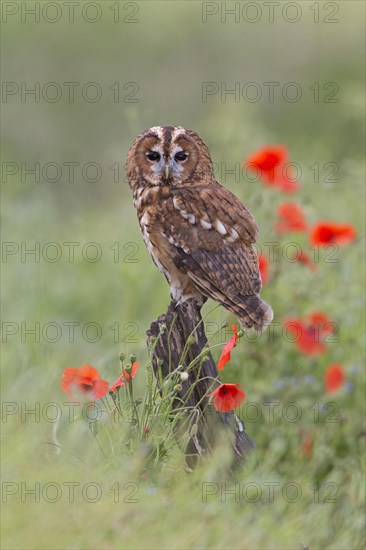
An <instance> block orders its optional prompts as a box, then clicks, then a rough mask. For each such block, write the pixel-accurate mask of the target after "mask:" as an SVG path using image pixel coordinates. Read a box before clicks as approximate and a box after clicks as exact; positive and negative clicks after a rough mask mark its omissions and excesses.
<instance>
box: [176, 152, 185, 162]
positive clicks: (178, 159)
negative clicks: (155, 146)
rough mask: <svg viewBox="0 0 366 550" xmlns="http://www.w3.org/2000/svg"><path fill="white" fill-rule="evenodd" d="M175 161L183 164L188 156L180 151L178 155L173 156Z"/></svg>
mask: <svg viewBox="0 0 366 550" xmlns="http://www.w3.org/2000/svg"><path fill="white" fill-rule="evenodd" d="M174 158H175V160H176V161H178V162H183V161H184V160H187V158H188V155H187V153H184V152H183V151H180V152H179V153H177V154H176V155H175V157H174Z"/></svg>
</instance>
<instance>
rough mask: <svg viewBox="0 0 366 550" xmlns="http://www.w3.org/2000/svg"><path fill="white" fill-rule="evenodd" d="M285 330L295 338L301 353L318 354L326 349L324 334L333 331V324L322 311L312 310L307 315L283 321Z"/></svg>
mask: <svg viewBox="0 0 366 550" xmlns="http://www.w3.org/2000/svg"><path fill="white" fill-rule="evenodd" d="M285 328H286V331H287V332H288V333H290V334H292V335H293V336H294V338H295V340H294V342H295V344H296V346H297V348H298V350H299V351H300V352H301V353H304V354H305V355H311V356H315V355H320V354H322V353H324V352H325V351H326V350H327V346H326V344H325V343H324V339H325V336H326V335H328V334H330V333H332V332H333V324H332V323H331V321H330V319H329V318H328V317H327V315H325V314H324V313H322V312H318V311H316V312H314V313H312V314H311V315H309V316H308V317H304V318H300V319H288V320H287V321H286V322H285Z"/></svg>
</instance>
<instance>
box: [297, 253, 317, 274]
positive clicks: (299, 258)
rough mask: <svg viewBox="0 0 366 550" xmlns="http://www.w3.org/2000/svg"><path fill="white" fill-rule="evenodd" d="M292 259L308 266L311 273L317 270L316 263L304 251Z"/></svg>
mask: <svg viewBox="0 0 366 550" xmlns="http://www.w3.org/2000/svg"><path fill="white" fill-rule="evenodd" d="M292 259H293V260H296V261H297V262H299V263H300V264H303V265H306V266H307V267H308V268H310V269H311V271H315V270H316V263H315V262H314V261H313V260H312V259H311V258H310V256H309V254H307V253H306V252H304V250H300V252H296V254H295V256H294V257H293V258H292Z"/></svg>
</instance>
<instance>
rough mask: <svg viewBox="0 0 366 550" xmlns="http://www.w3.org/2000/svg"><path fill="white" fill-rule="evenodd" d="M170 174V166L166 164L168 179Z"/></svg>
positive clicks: (166, 177)
mask: <svg viewBox="0 0 366 550" xmlns="http://www.w3.org/2000/svg"><path fill="white" fill-rule="evenodd" d="M169 175H170V167H169V165H168V164H166V165H165V179H166V180H167V179H168V178H169Z"/></svg>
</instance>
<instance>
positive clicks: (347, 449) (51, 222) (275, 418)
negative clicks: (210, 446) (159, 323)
mask: <svg viewBox="0 0 366 550" xmlns="http://www.w3.org/2000/svg"><path fill="white" fill-rule="evenodd" d="M36 4H37V5H38V7H37V6H36ZM66 4H68V3H66V2H47V1H46V2H40V3H36V2H2V5H1V9H2V39H1V40H2V65H3V71H2V80H3V85H2V124H1V128H2V137H3V145H2V288H1V290H2V346H1V347H2V375H1V381H2V402H3V416H2V424H1V428H2V489H3V510H2V519H3V529H2V546H3V548H7V549H8V548H9V549H10V548H12V549H15V548H22V549H23V548H24V549H33V548H37V549H43V548H44V549H46V548H55V549H56V548H68V549H76V548H83V549H86V548H88V549H89V548H90V549H94V548H103V549H114V548H126V549H127V548H128V549H129V548H131V549H132V548H133V549H135V548H136V549H145V548H149V549H152V548H156V549H160V548H162V549H168V548H176V549H181V548H215V549H217V548H220V549H227V548H248V549H254V548H258V549H261V548H281V549H282V548H299V549H302V548H303V549H305V548H309V549H315V548H334V549H345V548H347V549H359V548H364V544H365V536H364V534H365V523H364V511H365V507H364V502H365V499H364V496H365V490H364V487H365V468H364V445H365V433H366V432H365V426H364V418H365V397H364V382H365V379H364V367H363V359H364V347H363V342H364V278H363V272H364V246H365V244H364V235H365V232H364V201H365V179H364V160H363V155H364V146H365V142H364V125H363V121H364V114H365V113H364V94H365V89H364V78H365V74H364V61H365V59H364V44H365V27H364V16H365V13H364V12H365V5H364V3H363V2H359V1H353V0H351V1H339V2H307V1H301V2H291V3H289V2H282V1H281V2H280V3H279V5H278V6H274V7H273V9H274V12H273V13H272V12H270V11H269V6H268V3H262V2H250V3H248V2H236V3H235V2H226V3H225V2H224V3H221V2H199V1H180V0H177V1H170V2H168V1H155V0H151V1H141V2H140V1H139V2H119V1H117V2H112V1H111V2H110V1H108V0H104V1H99V2H75V3H74V4H75V6H74V8H73V9H74V12H73V14H72V13H71V12H70V9H71V8H70V6H67V5H66ZM248 4H251V6H249V7H248ZM266 4H267V6H266ZM270 4H272V3H270ZM276 4H277V3H276ZM289 4H292V6H291V5H289ZM55 6H56V7H55ZM235 6H236V7H235ZM232 9H235V10H239V11H237V12H236V15H235V14H234V15H230V14H229V13H227V12H229V11H230V10H232ZM27 10H28V11H27ZM31 10H35V11H34V14H33V15H32V13H30V11H31ZM37 10H38V11H37ZM225 10H226V12H225ZM271 14H272V15H271ZM269 83H272V85H270V84H269ZM31 90H33V92H32V91H31ZM271 90H272V92H270V91H271ZM167 124H169V125H181V126H185V127H187V128H191V129H193V130H195V131H196V132H197V133H198V134H199V135H200V137H202V139H203V140H204V141H205V142H206V143H207V145H208V147H209V149H210V151H211V154H212V158H213V161H214V163H215V167H216V171H217V173H216V175H217V179H218V180H219V181H221V182H222V183H223V184H224V185H225V186H227V187H228V188H229V189H231V190H232V191H233V192H234V193H235V194H236V195H237V196H238V197H239V198H240V199H241V200H242V201H243V202H244V203H245V204H246V205H247V206H248V208H249V209H250V210H251V212H252V213H253V215H254V216H255V218H256V220H257V223H258V225H259V228H260V240H259V245H260V246H261V250H262V251H263V253H264V254H265V255H266V256H267V257H268V258H269V265H268V280H267V281H266V282H265V284H264V286H263V290H262V296H263V298H264V299H265V300H266V301H267V302H268V303H270V304H271V305H272V307H273V310H274V312H275V317H274V325H273V327H272V328H271V330H268V331H267V332H265V333H263V335H261V337H254V336H253V335H251V334H249V333H248V334H247V335H245V336H244V337H243V338H241V339H240V340H239V341H238V343H237V346H236V348H235V350H233V352H232V360H231V362H230V364H229V365H227V366H226V367H225V370H224V371H223V372H222V379H223V380H224V381H225V382H232V383H241V384H242V388H243V390H244V391H245V392H246V401H245V402H244V406H242V407H241V409H240V414H241V416H242V418H243V420H244V422H245V425H246V430H247V432H248V434H249V435H250V437H251V438H252V439H253V440H254V441H255V444H256V452H255V453H254V455H253V456H252V458H251V459H250V460H249V462H248V464H247V466H246V468H245V469H244V470H243V471H241V472H238V473H236V474H234V476H233V477H230V476H229V475H228V473H227V470H226V465H227V464H228V462H229V461H230V456H229V448H228V447H229V446H228V445H227V444H226V443H225V442H224V441H223V443H222V445H220V446H219V447H218V449H217V450H216V451H215V452H214V453H213V455H212V456H211V457H209V458H208V459H207V460H205V461H203V462H202V463H201V464H200V465H199V467H198V468H197V470H196V471H195V472H188V471H187V468H186V467H185V464H184V459H183V457H182V455H181V454H180V453H179V451H178V450H177V449H176V448H172V449H171V452H170V454H168V456H167V457H166V459H165V460H164V462H162V463H161V465H160V469H159V471H158V473H156V474H154V476H152V477H149V475H145V476H141V475H140V474H141V464H142V462H143V451H139V450H137V451H136V453H134V454H132V453H130V455H128V454H126V453H125V452H123V449H121V448H120V446H119V444H118V438H119V437H120V435H119V434H112V439H113V438H114V437H115V438H116V440H115V444H110V445H106V446H105V448H104V447H103V445H100V441H99V442H98V434H97V435H95V434H94V435H93V433H92V431H91V430H89V429H88V423H87V422H86V421H85V420H84V421H83V420H82V419H80V418H78V419H75V421H73V422H71V421H70V407H67V406H66V405H65V403H67V402H68V398H67V396H66V395H65V394H64V393H63V392H62V391H61V388H60V378H61V375H62V372H63V370H64V369H65V368H66V367H79V366H81V365H84V364H90V365H93V366H94V367H96V368H97V369H98V371H99V373H100V375H101V377H102V378H103V379H106V380H108V381H110V382H113V381H114V380H115V379H116V378H117V377H118V376H119V374H120V366H119V359H118V357H119V353H120V352H122V351H123V352H124V353H125V354H126V357H127V358H129V356H130V354H136V356H137V358H138V360H139V361H140V369H139V372H138V374H137V375H136V378H135V381H134V392H135V395H137V396H138V395H141V396H142V395H143V394H144V391H145V385H146V369H145V366H146V365H147V364H148V362H149V354H148V350H147V348H146V342H145V332H146V330H147V329H148V328H149V326H150V323H151V322H152V321H153V320H154V319H156V317H157V316H158V315H159V314H161V313H163V312H165V310H166V308H167V305H168V303H169V288H168V286H167V284H166V282H165V279H164V278H163V277H162V275H161V274H160V273H159V271H158V270H157V269H156V267H155V266H154V264H153V262H152V261H151V259H150V257H149V254H148V252H147V250H146V249H145V246H144V243H143V241H142V238H141V235H140V232H139V227H138V223H137V218H136V213H135V210H134V207H133V203H132V196H131V192H130V189H129V187H128V184H127V182H126V179H125V172H124V163H125V159H126V155H127V152H128V149H129V147H130V145H131V143H132V141H133V139H134V138H135V136H136V135H137V134H139V133H140V132H142V131H143V130H145V129H147V128H149V127H151V126H155V125H167ZM271 144H283V145H284V146H286V147H287V149H288V151H289V160H290V161H292V162H293V163H296V167H297V170H298V172H297V173H298V179H299V181H300V183H301V185H300V188H299V190H298V191H297V192H296V193H294V194H291V195H287V194H284V193H281V192H280V191H279V190H277V189H273V188H270V187H269V186H266V185H265V184H264V183H263V182H262V181H260V180H258V179H257V180H253V178H251V177H250V174H249V173H248V172H246V171H245V170H242V169H241V166H242V163H243V161H245V159H246V158H248V157H249V155H250V154H252V153H253V152H255V151H256V150H257V149H259V148H261V147H265V146H268V145H271ZM32 170H33V172H32ZM285 201H295V202H297V203H298V204H299V205H301V208H302V210H303V212H304V214H305V216H306V219H307V223H308V224H309V226H311V227H312V226H313V225H314V224H316V223H317V222H318V221H332V222H337V223H342V224H352V225H353V226H354V228H355V231H356V234H357V236H356V239H354V240H353V241H352V242H350V243H348V244H345V245H344V246H339V247H338V246H334V247H333V248H330V249H329V250H327V249H324V248H320V250H318V249H317V248H316V247H315V248H314V249H313V250H311V249H310V246H311V243H309V240H308V234H307V233H291V232H290V233H284V234H280V233H277V232H275V229H274V226H275V222H276V220H277V207H278V205H280V204H281V203H283V202H285ZM266 243H267V244H266ZM268 243H279V244H278V246H277V247H276V248H275V253H274V255H273V256H272V255H271V252H270V248H269V246H270V245H269V244H268ZM288 243H296V246H299V247H301V248H302V249H303V250H306V251H307V253H308V254H309V255H310V256H311V257H312V259H313V260H314V261H315V264H316V265H315V268H314V269H310V268H309V266H307V265H302V264H301V263H300V262H294V261H292V260H291V259H290V253H288V250H290V249H289V248H286V246H287V245H288ZM291 250H292V249H291ZM32 251H33V252H32ZM314 312H323V313H324V314H326V315H327V317H328V318H329V319H330V320H331V322H332V323H333V325H332V326H334V327H335V329H334V333H333V335H332V336H333V338H331V339H330V340H328V342H327V343H326V346H325V350H324V352H322V353H319V354H318V355H315V356H312V355H310V354H306V353H302V352H301V350H300V349H299V348H298V346H297V345H296V343H294V342H293V341H291V339H290V338H289V337H285V336H286V334H285V333H284V331H283V324H284V322H285V321H286V319H297V318H302V317H304V316H306V315H310V314H312V313H314ZM204 313H205V315H206V317H205V322H206V331H207V334H208V336H209V337H210V344H212V345H213V346H216V347H215V348H214V349H213V351H212V353H213V355H214V357H215V359H218V358H219V356H220V351H221V347H222V346H221V344H223V343H224V342H226V341H227V340H228V338H229V337H230V336H231V334H232V332H231V330H230V327H231V325H232V324H233V323H235V322H236V319H235V318H234V317H233V316H231V315H229V314H228V313H227V312H226V311H225V310H224V309H222V308H220V307H215V304H214V303H213V302H208V303H207V304H206V305H205V306H204ZM224 323H227V328H223V329H222V328H221V327H222V325H223V324H224ZM218 344H220V345H218ZM333 364H338V365H341V366H342V369H343V373H344V381H343V382H342V384H341V385H340V387H338V388H337V391H335V392H327V391H326V388H325V386H324V375H325V372H326V371H327V369H328V368H329V366H330V365H333ZM50 403H53V404H55V405H53V406H50ZM246 404H247V405H248V404H254V405H252V406H251V409H250V408H249V406H247V407H245V405H246ZM32 410H33V411H34V412H33V413H32ZM258 410H259V411H260V414H258V416H257V415H256V414H255V413H256V411H257V412H258ZM271 411H272V412H271ZM58 413H60V418H59V419H58V421H57V422H55V421H54V418H55V414H56V416H57V414H58ZM77 414H78V416H80V414H79V412H78V413H77ZM37 484H38V485H37ZM47 484H50V485H47ZM72 484H74V485H72ZM88 484H91V485H88ZM208 484H210V485H208ZM271 484H272V485H271ZM273 484H274V485H273ZM70 487H74V496H73V498H71V496H70V495H71V493H70ZM270 487H273V494H272V493H271V491H270ZM258 488H259V489H258ZM299 489H300V491H299ZM32 490H33V491H34V492H33V493H32V492H31V491H32ZM226 490H227V492H225V491H226ZM229 490H231V491H232V492H229ZM258 490H259V491H260V493H258ZM27 491H30V492H27ZM256 491H257V495H259V497H258V498H257V497H256ZM71 492H72V491H71ZM132 493H133V494H132ZM131 495H132V496H131Z"/></svg>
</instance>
